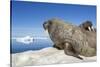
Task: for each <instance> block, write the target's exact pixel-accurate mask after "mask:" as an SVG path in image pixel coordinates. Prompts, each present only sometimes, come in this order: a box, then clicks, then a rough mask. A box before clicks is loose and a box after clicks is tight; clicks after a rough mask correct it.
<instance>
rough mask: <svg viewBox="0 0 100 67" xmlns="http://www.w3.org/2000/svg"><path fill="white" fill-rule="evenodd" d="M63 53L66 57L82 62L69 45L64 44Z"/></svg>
mask: <svg viewBox="0 0 100 67" xmlns="http://www.w3.org/2000/svg"><path fill="white" fill-rule="evenodd" d="M64 52H65V54H66V55H70V56H74V57H76V58H79V59H81V60H83V58H81V57H80V56H79V54H78V53H77V52H76V51H75V50H74V49H73V47H72V46H71V44H69V43H65V47H64Z"/></svg>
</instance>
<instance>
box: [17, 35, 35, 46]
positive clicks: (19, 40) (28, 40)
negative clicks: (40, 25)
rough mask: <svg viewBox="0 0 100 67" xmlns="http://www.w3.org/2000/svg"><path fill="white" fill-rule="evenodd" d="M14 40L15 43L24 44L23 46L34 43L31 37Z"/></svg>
mask: <svg viewBox="0 0 100 67" xmlns="http://www.w3.org/2000/svg"><path fill="white" fill-rule="evenodd" d="M15 39H16V41H17V42H20V43H24V44H30V43H33V41H34V38H33V37H31V36H25V37H18V38H15Z"/></svg>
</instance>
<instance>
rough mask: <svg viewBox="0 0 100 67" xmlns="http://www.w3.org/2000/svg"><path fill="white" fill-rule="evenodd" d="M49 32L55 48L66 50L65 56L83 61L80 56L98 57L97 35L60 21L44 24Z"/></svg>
mask: <svg viewBox="0 0 100 67" xmlns="http://www.w3.org/2000/svg"><path fill="white" fill-rule="evenodd" d="M43 27H44V29H45V30H48V33H49V36H50V38H51V40H52V41H53V43H54V47H55V48H57V49H60V50H62V49H63V50H64V52H65V54H67V55H70V56H74V57H77V58H79V59H83V58H82V57H80V56H79V55H83V56H86V57H92V56H95V55H96V33H95V32H94V33H91V32H90V31H85V30H82V29H81V28H80V27H78V26H75V25H72V24H70V23H64V21H62V20H59V19H51V20H48V21H46V22H45V23H44V24H43Z"/></svg>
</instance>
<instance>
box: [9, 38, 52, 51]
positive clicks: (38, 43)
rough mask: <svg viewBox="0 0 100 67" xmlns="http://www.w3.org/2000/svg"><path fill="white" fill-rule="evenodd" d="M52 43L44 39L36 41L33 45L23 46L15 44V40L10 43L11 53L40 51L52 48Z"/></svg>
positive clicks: (22, 44)
mask: <svg viewBox="0 0 100 67" xmlns="http://www.w3.org/2000/svg"><path fill="white" fill-rule="evenodd" d="M52 44H53V43H52V42H51V41H50V40H48V39H47V40H46V39H36V40H34V42H33V43H30V44H24V43H20V42H17V41H16V40H14V39H12V42H11V46H10V47H11V50H10V52H11V53H19V52H24V51H28V50H40V49H43V48H46V47H52Z"/></svg>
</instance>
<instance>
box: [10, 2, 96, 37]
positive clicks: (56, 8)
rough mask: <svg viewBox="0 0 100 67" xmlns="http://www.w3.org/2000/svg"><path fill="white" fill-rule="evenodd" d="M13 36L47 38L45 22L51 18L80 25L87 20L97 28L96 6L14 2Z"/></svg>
mask: <svg viewBox="0 0 100 67" xmlns="http://www.w3.org/2000/svg"><path fill="white" fill-rule="evenodd" d="M11 17H12V36H13V37H15V36H27V35H31V36H46V35H45V33H44V29H43V26H42V24H43V22H44V21H46V20H48V19H51V18H55V17H57V18H60V19H62V20H64V21H69V22H72V23H73V24H76V25H79V24H81V23H82V22H84V21H86V20H90V21H92V22H93V24H94V26H96V6H89V5H72V4H50V3H39V2H25V1H12V15H11Z"/></svg>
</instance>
